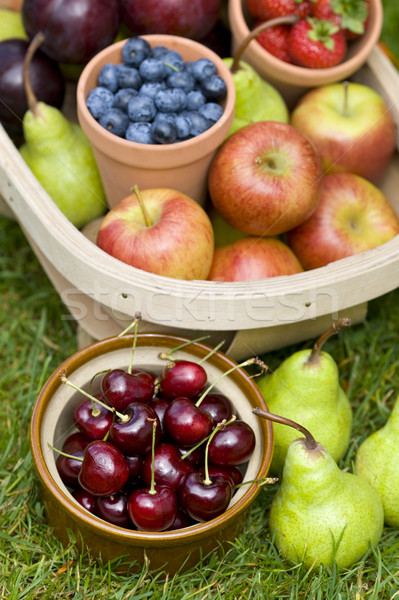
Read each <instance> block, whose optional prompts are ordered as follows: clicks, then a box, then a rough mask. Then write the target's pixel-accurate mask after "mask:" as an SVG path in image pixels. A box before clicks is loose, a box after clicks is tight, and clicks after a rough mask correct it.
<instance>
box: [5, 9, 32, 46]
mask: <svg viewBox="0 0 399 600" xmlns="http://www.w3.org/2000/svg"><path fill="white" fill-rule="evenodd" d="M11 38H19V39H23V40H27V39H28V36H27V35H26V31H25V28H24V26H23V23H22V16H21V13H20V12H17V11H14V10H8V9H7V8H0V42H2V41H3V40H9V39H11Z"/></svg>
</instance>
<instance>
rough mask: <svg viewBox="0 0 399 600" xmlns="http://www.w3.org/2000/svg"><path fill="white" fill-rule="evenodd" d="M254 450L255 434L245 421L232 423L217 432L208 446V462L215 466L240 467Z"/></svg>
mask: <svg viewBox="0 0 399 600" xmlns="http://www.w3.org/2000/svg"><path fill="white" fill-rule="evenodd" d="M254 448H255V434H254V431H253V429H252V427H251V426H250V425H248V423H245V421H233V422H232V423H230V424H229V425H226V427H225V428H224V429H221V430H220V431H218V432H217V433H216V434H215V436H214V437H213V438H212V440H211V442H210V444H209V450H208V452H209V454H208V456H209V461H210V462H211V463H213V464H215V465H222V466H236V465H241V464H243V463H245V462H247V460H248V459H249V458H250V456H251V454H252V452H253V450H254Z"/></svg>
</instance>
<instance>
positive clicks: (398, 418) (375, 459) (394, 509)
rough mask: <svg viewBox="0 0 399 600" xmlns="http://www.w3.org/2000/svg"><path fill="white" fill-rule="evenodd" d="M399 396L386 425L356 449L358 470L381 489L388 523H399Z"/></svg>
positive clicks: (391, 524)
mask: <svg viewBox="0 0 399 600" xmlns="http://www.w3.org/2000/svg"><path fill="white" fill-rule="evenodd" d="M398 445H399V400H396V402H395V404H394V407H393V409H392V412H391V414H390V416H389V418H388V420H387V422H386V423H385V425H384V427H382V428H381V429H379V430H378V431H374V433H372V434H371V435H370V436H369V437H367V438H366V439H365V440H364V442H362V444H361V445H360V446H359V449H358V451H357V453H356V459H355V469H356V473H357V474H358V475H359V476H360V477H363V478H364V479H365V480H366V481H368V483H369V484H370V485H371V486H372V487H373V488H374V489H375V490H376V491H377V492H378V494H379V495H380V497H381V500H382V505H383V507H384V519H385V523H386V525H389V526H391V527H399V453H398Z"/></svg>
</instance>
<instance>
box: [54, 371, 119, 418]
mask: <svg viewBox="0 0 399 600" xmlns="http://www.w3.org/2000/svg"><path fill="white" fill-rule="evenodd" d="M58 376H59V378H60V380H61V382H62V383H65V384H66V385H69V387H71V388H73V389H74V390H76V391H77V392H80V393H81V394H83V396H86V398H89V399H90V400H91V401H92V403H93V402H96V403H97V404H99V405H100V406H102V407H103V408H106V409H107V410H109V411H110V412H113V413H114V414H115V415H116V416H117V417H118V418H119V419H120V420H121V421H122V423H125V422H126V421H128V420H129V415H123V414H122V413H120V412H118V411H117V410H115V408H113V407H112V406H108V404H105V403H104V402H102V401H101V400H100V399H99V398H95V397H94V396H92V395H91V394H89V392H86V391H85V390H82V388H79V387H78V386H77V385H75V384H74V383H72V381H70V380H69V379H68V377H67V376H66V375H65V373H64V372H61V373H60V374H59V375H58Z"/></svg>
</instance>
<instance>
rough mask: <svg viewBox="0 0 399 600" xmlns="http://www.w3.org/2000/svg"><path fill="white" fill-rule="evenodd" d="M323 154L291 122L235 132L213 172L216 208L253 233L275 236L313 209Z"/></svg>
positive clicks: (216, 159)
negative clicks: (319, 153)
mask: <svg viewBox="0 0 399 600" xmlns="http://www.w3.org/2000/svg"><path fill="white" fill-rule="evenodd" d="M321 176H322V169H321V162H320V158H319V156H318V154H317V152H316V150H315V148H314V146H313V144H311V143H310V142H309V141H308V140H307V139H306V137H305V136H304V135H302V134H301V133H300V132H298V131H296V130H295V129H294V128H293V127H292V125H290V124H288V123H278V122H276V121H258V122H256V123H251V124H249V125H246V126H245V127H243V128H242V129H239V130H238V131H236V132H235V133H233V134H232V135H231V136H230V137H229V138H228V139H227V140H226V141H225V142H224V143H223V145H222V146H221V147H220V148H219V149H218V151H217V153H216V155H215V157H214V159H213V160H212V163H211V166H210V170H209V179H208V186H209V195H210V198H211V200H212V203H213V205H214V206H215V208H216V210H218V211H219V213H220V214H221V215H222V217H223V218H224V219H225V220H226V221H227V222H228V223H229V224H230V225H231V226H232V227H235V228H236V229H239V230H240V231H243V232H244V233H247V234H249V235H255V236H265V235H267V236H274V235H278V234H281V233H283V232H285V231H288V230H289V229H292V228H293V227H296V226H297V225H299V224H300V223H302V222H303V221H304V220H306V219H307V218H308V217H309V216H310V215H311V213H312V212H313V211H314V210H315V208H316V206H317V202H318V186H319V180H320V178H321Z"/></svg>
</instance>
